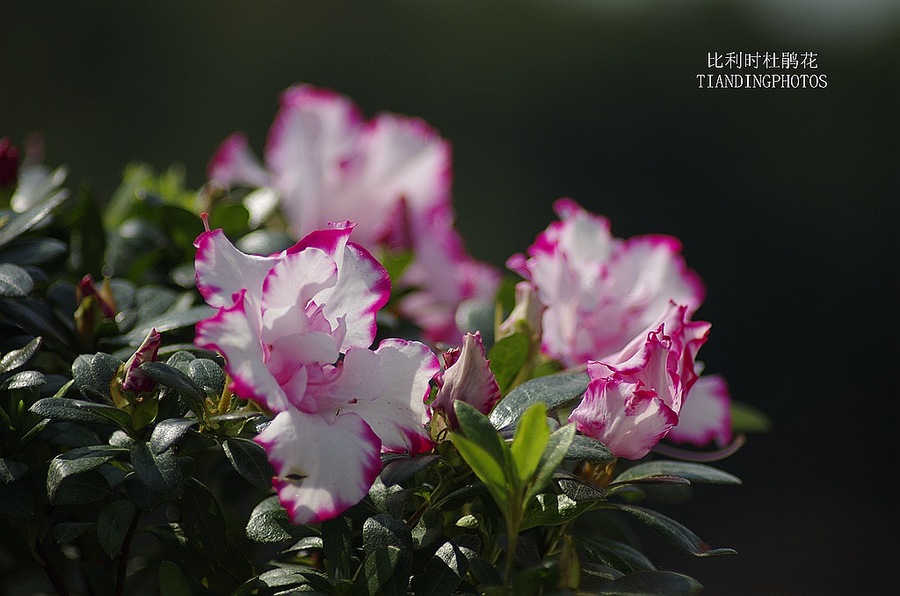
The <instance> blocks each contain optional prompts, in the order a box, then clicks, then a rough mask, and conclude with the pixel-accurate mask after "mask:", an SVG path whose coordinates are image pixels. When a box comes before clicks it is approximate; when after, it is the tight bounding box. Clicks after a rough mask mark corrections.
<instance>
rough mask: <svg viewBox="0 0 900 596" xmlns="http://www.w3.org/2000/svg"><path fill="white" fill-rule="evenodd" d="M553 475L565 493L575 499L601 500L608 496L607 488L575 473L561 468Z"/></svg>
mask: <svg viewBox="0 0 900 596" xmlns="http://www.w3.org/2000/svg"><path fill="white" fill-rule="evenodd" d="M553 477H554V479H555V480H556V483H557V484H558V485H559V488H560V489H561V490H562V492H563V494H565V495H566V496H567V497H569V498H570V499H572V500H573V501H599V500H600V499H603V498H605V497H606V491H605V490H603V489H602V488H600V487H599V486H597V485H595V484H591V483H590V482H586V481H584V480H582V479H581V478H580V477H579V476H575V475H574V474H569V473H568V472H563V471H561V470H559V471H557V472H555V473H554V475H553Z"/></svg>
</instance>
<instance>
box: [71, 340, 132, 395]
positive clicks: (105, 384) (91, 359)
mask: <svg viewBox="0 0 900 596" xmlns="http://www.w3.org/2000/svg"><path fill="white" fill-rule="evenodd" d="M123 364H124V363H123V362H122V361H121V360H119V359H118V358H116V357H115V356H110V355H109V354H105V353H103V352H98V353H96V354H90V355H89V354H81V355H80V356H78V358H76V359H75V362H73V363H72V378H73V379H74V380H75V387H77V388H78V391H80V392H81V394H82V395H83V396H85V397H86V398H88V399H93V400H97V401H103V402H106V403H112V397H111V393H110V384H111V383H112V381H113V379H114V378H115V376H116V374H118V372H119V368H120V367H121V366H122V365H123Z"/></svg>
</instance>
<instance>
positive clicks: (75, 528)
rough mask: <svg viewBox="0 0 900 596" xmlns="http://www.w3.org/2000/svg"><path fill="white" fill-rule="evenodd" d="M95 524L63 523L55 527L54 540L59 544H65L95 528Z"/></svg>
mask: <svg viewBox="0 0 900 596" xmlns="http://www.w3.org/2000/svg"><path fill="white" fill-rule="evenodd" d="M94 525H95V524H94V523H93V522H62V523H58V524H56V525H55V526H53V539H54V540H55V541H56V543H57V544H65V543H68V542H72V541H74V540H75V539H76V538H78V537H79V536H81V535H82V534H84V533H85V532H87V531H88V530H90V529H91V528H93V527H94Z"/></svg>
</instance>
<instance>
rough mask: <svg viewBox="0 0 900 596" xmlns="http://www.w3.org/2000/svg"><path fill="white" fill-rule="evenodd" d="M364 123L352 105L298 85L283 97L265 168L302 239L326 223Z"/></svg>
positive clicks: (323, 91) (267, 144) (285, 211)
mask: <svg viewBox="0 0 900 596" xmlns="http://www.w3.org/2000/svg"><path fill="white" fill-rule="evenodd" d="M361 123H362V115H361V114H360V113H359V110H358V109H357V108H356V106H355V105H354V104H353V102H351V101H350V100H349V99H348V98H346V97H344V96H341V95H338V94H337V93H334V92H332V91H327V90H325V89H318V88H315V87H312V86H309V85H299V86H295V87H291V88H289V89H287V90H286V91H285V92H284V93H282V95H281V109H280V110H279V112H278V115H277V116H276V117H275V121H274V122H273V124H272V127H271V128H270V129H269V137H268V140H267V142H266V165H267V166H268V168H269V170H270V171H271V173H272V174H271V175H272V179H273V185H274V186H275V187H276V188H277V189H278V190H279V191H280V192H281V194H282V203H281V206H282V209H283V211H284V213H285V216H286V217H287V219H288V221H289V222H290V225H291V228H292V229H293V231H294V233H295V234H297V235H298V236H302V235H304V234H307V233H308V232H310V231H312V230H315V229H317V228H319V227H321V226H323V225H325V222H326V221H328V219H329V216H328V214H327V213H326V210H327V209H328V208H329V205H328V203H329V201H332V200H334V196H333V189H334V188H336V187H337V186H339V185H340V184H341V181H342V179H343V178H344V176H345V173H344V169H345V168H346V164H347V163H349V162H352V161H353V157H354V153H355V149H354V143H355V140H356V135H357V134H358V133H357V130H358V129H359V127H360V126H361ZM360 200H364V199H363V198H360ZM347 218H348V215H339V216H338V217H333V216H332V217H331V219H341V220H342V219H347Z"/></svg>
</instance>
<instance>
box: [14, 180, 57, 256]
mask: <svg viewBox="0 0 900 596" xmlns="http://www.w3.org/2000/svg"><path fill="white" fill-rule="evenodd" d="M57 171H59V170H57ZM68 196H69V193H68V191H66V190H60V191H59V192H56V193H53V194H52V195H49V196H47V197H45V198H43V199H42V200H40V201H38V202H37V203H35V204H34V205H32V206H31V207H29V208H28V210H27V211H25V212H23V213H10V214H9V219H7V220H6V222H5V224H4V223H3V222H0V246H4V245H5V244H8V243H9V242H11V241H12V240H14V239H15V238H17V237H18V236H19V235H20V234H22V233H24V232H25V231H27V230H29V229H31V228H32V227H33V226H35V225H37V224H38V223H39V222H40V221H42V220H43V219H44V218H45V217H47V216H48V215H49V214H50V212H51V211H53V209H54V208H55V207H56V206H57V205H59V204H60V203H62V202H63V201H65V200H66V197H68Z"/></svg>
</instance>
